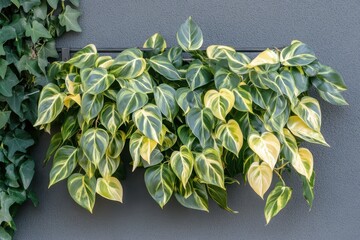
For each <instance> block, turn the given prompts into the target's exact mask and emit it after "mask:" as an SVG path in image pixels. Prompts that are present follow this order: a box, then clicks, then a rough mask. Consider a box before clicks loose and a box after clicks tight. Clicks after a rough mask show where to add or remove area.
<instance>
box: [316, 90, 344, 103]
mask: <svg viewBox="0 0 360 240" xmlns="http://www.w3.org/2000/svg"><path fill="white" fill-rule="evenodd" d="M318 93H319V95H320V97H321V98H322V99H324V100H325V101H327V102H329V103H331V104H334V105H340V106H341V105H349V104H348V103H347V102H346V100H345V98H344V97H343V96H342V95H341V93H340V92H331V93H330V92H323V91H320V90H318Z"/></svg>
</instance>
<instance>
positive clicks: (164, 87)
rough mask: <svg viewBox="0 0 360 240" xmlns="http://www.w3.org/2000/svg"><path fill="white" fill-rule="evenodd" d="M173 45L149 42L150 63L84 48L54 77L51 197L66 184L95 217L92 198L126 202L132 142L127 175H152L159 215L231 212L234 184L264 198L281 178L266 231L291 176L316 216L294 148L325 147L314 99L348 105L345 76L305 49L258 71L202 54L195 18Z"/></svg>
mask: <svg viewBox="0 0 360 240" xmlns="http://www.w3.org/2000/svg"><path fill="white" fill-rule="evenodd" d="M176 37H177V41H178V44H179V46H174V47H171V48H167V44H166V41H165V40H164V38H163V37H162V36H161V35H160V34H158V33H157V34H154V35H153V36H151V37H150V38H149V39H147V40H146V42H145V43H144V47H145V48H148V50H147V51H140V50H139V49H137V48H131V49H127V50H125V51H123V52H121V53H120V54H119V55H118V56H117V57H116V58H112V57H110V56H100V55H99V54H98V53H97V50H96V47H95V46H94V45H88V46H86V47H85V48H84V49H82V50H80V51H79V52H77V53H76V54H75V55H74V56H73V57H72V58H71V59H70V60H68V61H67V62H55V63H53V64H52V65H51V67H50V70H49V72H48V77H49V78H50V79H52V83H50V84H48V85H46V86H45V87H44V89H43V90H42V92H41V96H40V100H39V108H38V114H39V116H38V119H37V121H36V125H37V126H42V127H43V128H49V127H50V125H51V123H53V122H54V121H55V120H56V119H61V121H62V124H61V132H60V133H57V134H55V135H53V137H52V140H51V144H50V148H49V150H48V156H47V158H46V159H49V158H50V156H51V155H54V159H53V167H52V169H51V172H50V185H53V184H55V183H57V182H59V181H61V180H64V179H67V182H68V190H69V193H70V195H71V196H72V198H73V199H74V200H75V201H76V202H77V203H78V204H79V205H81V206H82V207H84V208H86V209H88V210H89V211H90V212H91V211H92V209H93V207H94V204H95V199H96V194H99V195H100V196H103V197H105V198H107V199H110V200H115V201H120V202H121V201H122V195H123V190H122V187H121V184H120V181H119V177H118V176H119V174H118V171H119V169H120V168H119V166H120V165H121V164H122V161H121V152H122V150H123V147H124V145H125V143H126V142H128V143H129V151H130V154H131V157H132V169H133V171H134V170H136V169H137V168H139V167H143V168H145V169H146V170H145V174H144V180H145V184H146V187H147V189H148V192H149V193H150V195H151V196H152V198H153V199H154V200H155V201H156V202H157V203H158V204H159V205H160V207H164V206H165V204H166V203H167V202H168V201H169V200H170V198H171V196H173V195H174V196H175V198H176V200H177V201H178V202H179V203H180V204H181V205H183V206H185V207H187V208H192V209H197V210H203V211H208V201H209V198H211V199H213V200H214V201H215V202H216V203H217V204H218V205H219V206H220V207H222V208H224V209H226V210H228V211H232V210H231V209H230V208H229V207H228V204H227V191H226V187H227V185H228V184H232V183H237V182H238V181H237V180H236V177H237V176H242V178H243V179H244V181H246V182H248V183H249V185H250V186H251V187H252V188H253V189H254V191H255V192H256V193H257V194H258V195H259V196H260V197H261V198H263V197H264V194H265V193H266V192H267V190H268V189H269V188H270V186H271V183H272V182H273V175H276V176H277V178H278V179H279V183H278V184H277V185H276V187H275V188H274V189H273V190H272V191H271V192H270V194H269V195H268V197H267V200H266V206H265V217H266V221H267V222H269V221H270V220H271V218H272V217H273V216H275V215H276V214H277V213H278V212H279V211H280V210H281V209H282V208H284V207H285V205H286V204H287V202H288V201H289V199H290V198H291V193H292V189H291V188H290V187H289V186H287V185H286V183H285V181H284V180H283V177H282V175H283V174H284V173H286V172H289V171H291V170H294V171H295V172H297V173H298V174H299V176H300V177H301V180H302V182H303V185H304V187H303V191H304V197H305V199H306V200H307V202H308V203H309V205H310V206H311V204H312V201H313V198H314V196H313V187H314V177H315V175H314V171H313V156H312V154H311V152H310V151H309V150H308V149H306V148H303V147H300V146H299V145H300V143H301V142H302V141H307V142H311V143H317V144H322V145H327V143H326V142H325V140H324V138H323V136H322V134H321V132H320V129H321V110H320V105H319V102H318V101H317V100H316V99H315V98H313V97H311V96H309V95H308V90H309V89H310V88H311V87H313V88H315V89H316V90H317V91H318V93H319V95H320V97H321V98H323V99H324V100H325V101H328V102H330V103H332V104H337V105H345V104H346V102H345V100H344V98H343V97H342V95H341V92H342V91H344V90H345V89H346V86H345V84H344V82H343V79H342V78H341V76H340V75H339V74H338V73H337V72H336V71H335V70H333V69H332V68H330V67H328V66H325V65H323V64H321V63H320V62H319V61H318V59H317V58H316V56H315V54H314V52H313V51H312V50H311V49H310V48H309V47H308V46H307V45H306V44H304V43H302V42H300V41H293V42H292V43H291V44H290V45H289V46H288V47H285V48H283V49H281V50H278V49H266V50H265V51H263V52H261V53H260V54H259V55H258V56H256V57H255V58H253V59H251V58H249V57H248V56H246V55H245V54H243V53H240V52H236V51H235V49H234V48H232V47H229V46H221V45H212V46H209V47H208V48H207V49H206V50H201V46H202V43H203V34H202V31H201V29H200V28H199V27H198V26H197V25H196V23H195V22H194V21H193V20H192V19H191V18H189V19H188V20H186V22H185V23H183V24H182V25H181V27H180V29H179V30H178V32H177V34H176ZM184 52H185V53H186V54H187V55H188V56H190V58H191V59H190V60H185V59H184Z"/></svg>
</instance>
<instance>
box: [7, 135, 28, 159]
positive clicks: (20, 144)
mask: <svg viewBox="0 0 360 240" xmlns="http://www.w3.org/2000/svg"><path fill="white" fill-rule="evenodd" d="M4 144H5V145H6V146H7V147H8V150H9V156H14V153H15V152H23V153H25V152H26V149H27V148H28V147H30V146H32V145H33V144H34V140H33V139H32V137H31V135H30V134H29V133H28V132H26V131H24V130H21V129H15V131H13V132H9V133H8V134H7V135H6V137H5V139H4Z"/></svg>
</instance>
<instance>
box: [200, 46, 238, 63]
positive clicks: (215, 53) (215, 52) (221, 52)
mask: <svg viewBox="0 0 360 240" xmlns="http://www.w3.org/2000/svg"><path fill="white" fill-rule="evenodd" d="M233 53H235V49H234V48H232V47H228V46H223V45H211V46H209V47H207V48H206V55H207V56H208V58H209V59H213V60H218V61H220V60H224V59H228V55H231V54H233Z"/></svg>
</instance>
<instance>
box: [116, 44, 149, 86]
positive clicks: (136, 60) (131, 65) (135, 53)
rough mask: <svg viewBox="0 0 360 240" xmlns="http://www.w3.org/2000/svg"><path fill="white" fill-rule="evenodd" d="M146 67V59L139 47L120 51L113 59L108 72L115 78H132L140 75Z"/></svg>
mask: <svg viewBox="0 0 360 240" xmlns="http://www.w3.org/2000/svg"><path fill="white" fill-rule="evenodd" d="M145 68H146V61H145V59H144V58H143V53H142V51H140V50H139V49H136V48H130V49H126V50H124V51H122V52H121V53H120V54H119V55H118V56H117V57H116V58H115V60H114V62H113V64H112V66H111V67H110V68H109V72H110V73H111V74H113V75H114V76H115V77H116V78H122V79H133V78H136V77H138V76H140V75H141V74H142V73H143V72H144V70H145Z"/></svg>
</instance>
